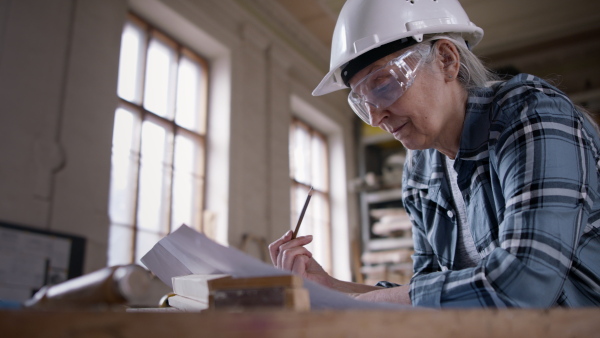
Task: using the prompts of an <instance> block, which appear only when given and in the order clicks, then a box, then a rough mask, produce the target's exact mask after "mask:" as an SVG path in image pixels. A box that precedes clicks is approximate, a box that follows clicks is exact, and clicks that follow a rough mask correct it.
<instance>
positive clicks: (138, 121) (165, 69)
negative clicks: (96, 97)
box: [108, 15, 208, 265]
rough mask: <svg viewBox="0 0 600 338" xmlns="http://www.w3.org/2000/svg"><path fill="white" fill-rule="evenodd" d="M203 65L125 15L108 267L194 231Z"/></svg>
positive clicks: (198, 208) (201, 152)
mask: <svg viewBox="0 0 600 338" xmlns="http://www.w3.org/2000/svg"><path fill="white" fill-rule="evenodd" d="M207 74H208V71H207V66H206V62H205V61H204V60H203V59H202V58H201V57H199V56H198V55H197V54H195V53H193V52H192V51H190V50H189V49H187V48H185V47H184V46H182V45H180V44H179V43H177V42H176V41H175V40H173V39H171V38H169V37H167V36H166V35H165V34H163V33H161V32H160V31H158V30H157V29H155V28H153V27H152V26H150V25H149V24H147V23H145V22H144V21H143V20H141V19H139V18H138V17H136V16H134V15H130V16H129V18H128V20H127V22H126V24H125V26H124V29H123V33H122V38H121V55H120V61H119V82H118V89H117V94H118V96H119V102H120V103H119V107H118V108H117V110H116V112H115V123H114V130H113V143H112V164H111V166H112V167H111V187H110V201H109V215H110V238H109V250H108V251H109V252H108V264H109V265H117V264H128V263H132V262H138V263H139V260H140V258H141V257H142V256H143V255H144V254H146V252H148V250H149V249H150V248H151V247H152V246H153V245H154V244H155V243H156V242H157V241H158V240H160V239H161V238H162V237H163V236H165V235H167V234H168V233H169V232H171V231H173V230H175V229H176V228H177V227H179V226H180V225H181V224H183V223H185V224H187V225H189V226H190V227H193V228H195V229H197V230H199V231H201V230H202V217H201V216H202V207H203V191H204V172H205V164H204V159H205V149H206V147H205V142H206V107H207V103H206V93H207Z"/></svg>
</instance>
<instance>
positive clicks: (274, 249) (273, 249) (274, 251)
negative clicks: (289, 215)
mask: <svg viewBox="0 0 600 338" xmlns="http://www.w3.org/2000/svg"><path fill="white" fill-rule="evenodd" d="M292 232H293V231H292V230H289V231H288V232H286V233H285V234H283V236H282V237H281V238H280V239H278V240H276V241H275V242H273V243H271V244H269V255H270V256H271V262H273V265H275V266H277V256H278V255H279V247H280V246H281V245H282V244H284V243H286V242H289V240H290V239H292Z"/></svg>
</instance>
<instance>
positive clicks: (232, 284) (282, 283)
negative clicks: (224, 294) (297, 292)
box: [207, 275, 303, 291]
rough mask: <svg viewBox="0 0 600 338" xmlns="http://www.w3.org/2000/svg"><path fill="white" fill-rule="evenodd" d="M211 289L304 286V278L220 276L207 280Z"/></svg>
mask: <svg viewBox="0 0 600 338" xmlns="http://www.w3.org/2000/svg"><path fill="white" fill-rule="evenodd" d="M207 284H208V289H209V290H211V291H212V290H227V289H257V288H271V287H287V288H294V287H302V285H303V280H302V278H301V277H300V276H297V275H282V276H267V277H250V278H219V279H213V280H209V281H207Z"/></svg>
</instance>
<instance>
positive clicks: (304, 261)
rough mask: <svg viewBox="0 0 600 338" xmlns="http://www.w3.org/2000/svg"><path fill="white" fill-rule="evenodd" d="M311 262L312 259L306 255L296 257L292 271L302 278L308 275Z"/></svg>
mask: <svg viewBox="0 0 600 338" xmlns="http://www.w3.org/2000/svg"><path fill="white" fill-rule="evenodd" d="M309 261H310V257H309V256H306V255H299V256H296V257H295V259H294V261H293V263H292V268H291V271H292V272H293V273H295V274H298V275H300V276H304V275H305V274H306V267H307V266H308V262H309Z"/></svg>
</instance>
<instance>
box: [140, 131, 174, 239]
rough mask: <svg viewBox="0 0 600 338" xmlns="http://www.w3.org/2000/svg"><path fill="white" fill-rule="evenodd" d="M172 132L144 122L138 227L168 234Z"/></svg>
mask: <svg viewBox="0 0 600 338" xmlns="http://www.w3.org/2000/svg"><path fill="white" fill-rule="evenodd" d="M168 144H170V135H168V134H167V132H166V130H165V129H164V128H163V127H161V126H159V125H157V124H155V123H153V122H149V121H144V123H143V125H142V152H141V166H140V179H139V181H140V187H139V195H138V200H139V203H138V215H137V216H138V227H139V228H140V229H146V230H151V231H155V232H160V233H166V232H167V230H168V229H167V227H168V207H169V203H168V201H169V193H168V191H169V188H170V177H171V171H170V169H169V168H170V152H169V151H168V150H167V149H168V148H167V147H166V146H167V145H168Z"/></svg>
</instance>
